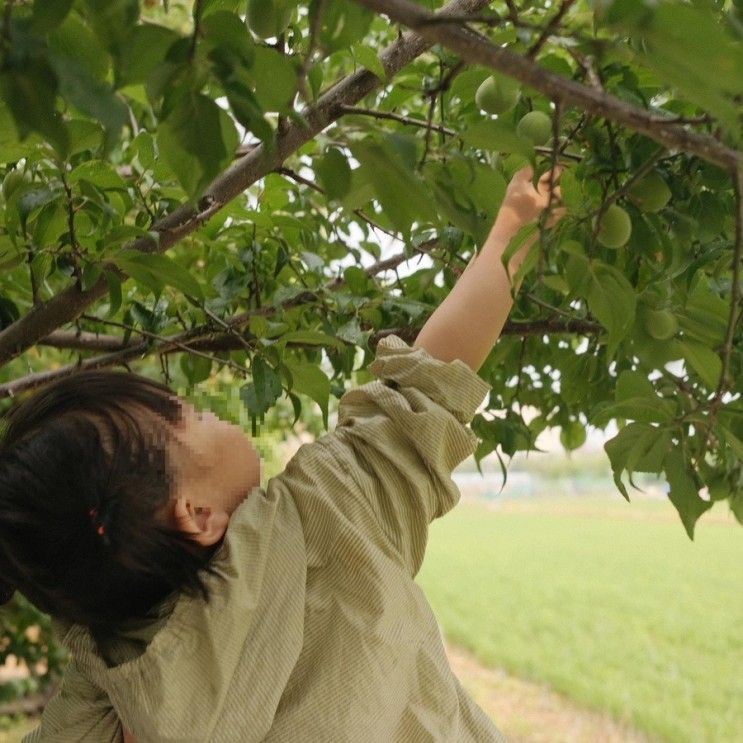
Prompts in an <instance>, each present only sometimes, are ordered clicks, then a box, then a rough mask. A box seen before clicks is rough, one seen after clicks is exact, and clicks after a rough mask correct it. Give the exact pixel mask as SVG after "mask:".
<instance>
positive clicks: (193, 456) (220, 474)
mask: <svg viewBox="0 0 743 743" xmlns="http://www.w3.org/2000/svg"><path fill="white" fill-rule="evenodd" d="M178 400H179V402H180V403H181V406H182V420H181V422H180V424H179V425H178V426H177V427H176V428H175V429H174V430H173V433H174V438H175V442H174V446H172V447H171V450H170V451H171V469H172V471H173V472H174V490H175V492H174V497H176V498H177V497H185V498H187V499H189V500H190V502H191V503H192V504H195V505H196V506H206V507H210V508H211V509H212V510H213V511H224V512H225V513H226V514H227V515H230V514H232V512H233V511H234V510H235V509H236V508H237V507H238V506H239V505H240V503H242V501H243V500H245V498H246V497H247V496H248V494H249V492H250V491H251V490H252V489H253V488H254V487H256V486H258V485H260V480H261V469H260V467H261V460H260V455H259V453H258V451H257V450H256V449H255V448H254V447H253V445H252V443H251V441H250V439H249V438H248V437H247V436H246V435H245V433H244V432H243V430H242V429H241V428H240V427H239V426H236V425H234V424H233V423H229V422H227V421H223V420H221V419H220V418H218V417H217V416H216V415H214V413H212V412H210V411H207V410H204V411H200V410H197V409H196V408H195V407H194V406H193V405H192V404H191V403H189V402H187V401H186V400H183V399H181V398H178Z"/></svg>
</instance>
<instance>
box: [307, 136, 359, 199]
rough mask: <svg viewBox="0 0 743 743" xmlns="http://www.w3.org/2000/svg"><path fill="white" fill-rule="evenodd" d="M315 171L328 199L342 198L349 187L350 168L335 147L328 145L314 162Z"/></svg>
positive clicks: (343, 156)
mask: <svg viewBox="0 0 743 743" xmlns="http://www.w3.org/2000/svg"><path fill="white" fill-rule="evenodd" d="M315 172H316V173H317V177H318V179H319V181H320V184H321V185H322V187H323V188H324V189H325V193H326V194H327V195H328V198H330V199H342V198H343V197H344V196H345V195H346V194H347V193H348V191H349V189H350V188H351V168H350V166H349V165H348V160H347V159H346V156H345V155H344V154H343V153H342V152H341V151H340V150H339V149H338V148H337V147H329V148H328V149H327V150H326V151H325V154H324V155H323V157H321V158H320V159H319V160H317V161H316V162H315Z"/></svg>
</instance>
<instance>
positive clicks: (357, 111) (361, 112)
mask: <svg viewBox="0 0 743 743" xmlns="http://www.w3.org/2000/svg"><path fill="white" fill-rule="evenodd" d="M341 110H342V111H343V113H344V114H352V115H356V116H371V117H373V118H375V119H389V120H390V121H399V122H400V123H401V124H408V125H410V126H418V127H420V128H421V129H426V128H428V123H427V122H426V120H425V119H418V118H415V117H413V116H404V115H402V114H396V113H392V112H391V111H374V110H372V109H370V108H359V107H358V106H341ZM430 128H431V129H433V130H434V131H437V132H441V133H442V134H447V135H449V136H450V137H459V136H461V135H460V134H459V133H458V132H457V131H455V130H454V129H450V128H449V127H448V126H442V125H441V124H431V127H430Z"/></svg>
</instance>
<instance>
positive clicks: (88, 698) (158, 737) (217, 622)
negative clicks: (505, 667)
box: [23, 335, 505, 743]
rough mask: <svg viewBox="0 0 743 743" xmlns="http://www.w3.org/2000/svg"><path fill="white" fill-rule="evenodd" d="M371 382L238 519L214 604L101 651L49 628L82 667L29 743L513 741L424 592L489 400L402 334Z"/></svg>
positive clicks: (164, 613) (145, 627) (189, 603)
mask: <svg viewBox="0 0 743 743" xmlns="http://www.w3.org/2000/svg"><path fill="white" fill-rule="evenodd" d="M369 370H370V371H371V372H372V374H374V376H375V377H377V379H375V380H373V381H371V382H368V383H367V384H364V385H362V386H360V387H357V388H354V389H351V390H349V391H347V392H346V393H345V394H344V396H343V397H342V398H341V400H340V404H339V410H338V424H337V426H336V427H335V429H334V430H333V432H331V433H329V434H327V435H325V436H322V437H321V438H319V439H318V440H317V441H315V442H313V443H310V444H304V445H303V446H302V447H300V449H299V450H298V451H297V453H296V454H295V455H294V457H292V459H291V460H290V461H289V463H288V465H287V466H286V468H285V470H284V471H283V472H282V473H281V475H279V476H278V477H274V478H272V479H271V480H269V481H268V484H267V487H266V489H265V490H264V489H263V488H254V489H253V490H252V491H251V492H250V494H249V495H248V497H247V498H246V499H245V500H244V501H243V502H242V503H241V504H240V506H239V507H238V508H237V509H236V510H235V512H234V513H233V514H232V517H231V519H230V523H229V526H228V529H227V532H226V535H225V538H224V541H223V542H222V545H221V546H220V548H219V551H218V552H217V553H215V555H214V557H213V558H212V559H213V562H214V564H215V566H216V567H217V568H218V570H219V572H220V574H221V575H222V576H223V577H224V578H225V579H226V580H225V581H224V582H219V581H216V580H215V579H214V578H213V577H212V576H208V575H207V576H206V579H207V581H208V582H209V584H210V586H212V587H213V591H214V598H213V599H212V601H211V602H210V603H208V604H207V603H206V602H204V601H203V600H201V599H200V598H190V597H186V596H175V597H171V598H169V599H168V600H166V601H164V602H162V603H161V604H160V605H158V606H157V607H155V608H154V609H153V611H152V612H151V614H150V615H149V616H148V617H147V618H145V619H143V620H140V621H137V622H128V623H127V624H126V625H125V626H124V627H122V629H121V630H120V632H119V633H118V634H117V635H116V636H115V638H113V639H110V640H108V641H106V642H105V643H99V642H97V641H96V639H95V638H94V637H93V636H92V634H91V632H90V630H89V629H88V628H86V627H84V626H82V625H77V624H64V623H62V622H59V621H57V620H53V626H54V629H55V632H56V633H57V634H58V636H59V638H60V641H61V642H62V643H63V644H64V645H65V646H66V647H67V648H68V649H69V650H70V652H71V657H72V660H71V662H70V664H69V665H68V667H67V669H66V671H65V677H64V679H63V682H62V686H61V688H60V691H59V693H58V694H57V695H56V696H55V697H54V698H52V699H51V700H50V701H49V703H48V704H47V706H46V708H45V710H44V713H43V717H42V722H41V725H40V726H39V727H38V728H36V730H35V731H34V732H32V733H30V734H29V735H27V736H26V737H25V738H24V739H23V740H24V741H25V742H26V743H38V741H85V742H89V743H108V742H109V741H121V740H122V735H123V729H122V724H123V726H124V727H126V728H128V729H129V730H130V731H131V732H132V733H133V734H134V736H135V738H136V739H137V741H138V743H168V742H170V741H172V742H176V741H177V742H178V743H188V742H190V741H193V743H204V742H205V741H213V742H214V743H222V742H224V743H227V742H228V741H229V742H232V741H234V742H238V741H240V742H242V743H248V742H250V741H270V742H271V743H298V742H301V743H305V742H307V743H345V742H346V741H348V742H349V743H351V742H353V743H376V742H379V743H397V742H399V743H434V742H436V743H439V742H444V741H446V742H452V743H453V742H454V741H472V742H476V743H485V742H486V741H505V737H504V736H503V735H502V733H501V732H500V731H499V730H498V729H497V728H496V726H495V725H494V724H493V722H492V721H491V720H490V719H489V718H488V716H487V715H486V714H485V713H484V711H483V710H482V709H481V708H480V707H478V706H477V704H476V703H475V702H474V700H473V699H472V698H471V697H470V696H469V695H468V694H467V693H466V692H465V691H464V690H463V688H462V687H461V685H460V683H459V681H458V680H457V678H456V677H455V676H454V674H453V673H452V671H451V669H450V667H449V664H448V661H447V657H446V652H445V649H444V645H443V643H442V638H441V634H440V632H439V628H438V624H437V622H436V619H435V616H434V614H433V612H432V610H431V607H430V606H429V604H428V602H427V601H426V598H425V596H424V594H423V592H422V591H421V589H420V588H419V586H418V585H417V584H416V583H415V581H414V577H415V575H416V574H417V573H418V570H419V568H420V566H421V563H422V561H423V557H424V554H425V550H426V543H427V539H428V525H429V524H430V523H431V521H432V520H433V519H435V518H438V517H440V516H443V515H444V514H445V513H447V512H448V511H449V510H451V509H452V508H453V507H454V506H455V505H456V503H457V502H458V500H459V496H460V493H459V490H458V489H457V487H456V485H455V484H454V482H453V481H452V479H451V473H452V470H453V469H454V468H455V467H456V466H457V465H458V464H459V463H460V462H461V461H462V460H464V459H465V458H466V457H467V456H469V455H470V454H471V453H472V452H473V451H474V447H475V445H476V443H477V440H476V437H475V435H474V434H473V433H472V431H471V430H470V429H469V428H468V426H467V424H468V423H469V422H470V421H471V420H472V417H473V416H474V414H475V411H476V409H477V408H478V406H479V405H480V403H481V402H482V400H483V398H484V395H485V394H486V393H487V392H488V390H489V389H490V388H489V386H488V385H487V384H486V383H485V382H484V381H483V380H482V379H481V378H480V377H479V376H478V375H477V374H476V373H475V372H473V371H472V370H471V369H470V368H469V367H468V366H467V365H466V364H465V363H464V362H462V361H460V360H455V361H451V362H443V361H440V360H438V359H435V358H433V357H432V356H431V355H430V354H428V352H427V351H425V350H424V349H421V348H416V347H412V346H409V345H408V344H406V343H405V342H404V341H403V340H401V339H400V338H399V337H397V336H395V335H391V336H388V337H387V338H384V339H383V340H382V341H380V343H379V344H378V346H377V353H376V358H375V359H374V361H373V362H372V364H371V365H370V367H369Z"/></svg>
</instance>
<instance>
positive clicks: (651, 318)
mask: <svg viewBox="0 0 743 743" xmlns="http://www.w3.org/2000/svg"><path fill="white" fill-rule="evenodd" d="M644 325H645V330H646V331H647V333H648V335H650V336H652V337H653V338H655V339H656V340H659V341H667V340H669V338H673V336H674V335H676V331H677V330H678V328H679V324H678V320H677V319H676V315H674V314H673V312H671V311H670V310H647V311H646V312H645V322H644Z"/></svg>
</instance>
